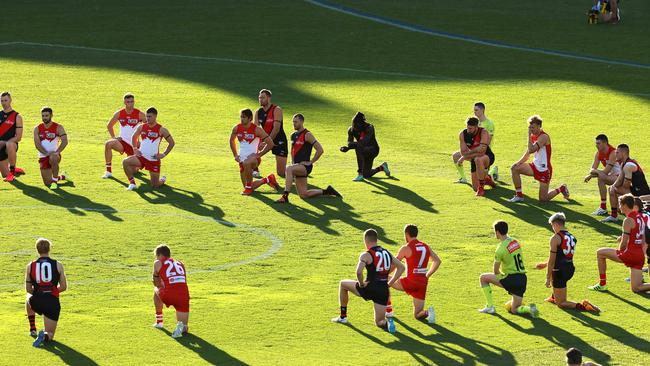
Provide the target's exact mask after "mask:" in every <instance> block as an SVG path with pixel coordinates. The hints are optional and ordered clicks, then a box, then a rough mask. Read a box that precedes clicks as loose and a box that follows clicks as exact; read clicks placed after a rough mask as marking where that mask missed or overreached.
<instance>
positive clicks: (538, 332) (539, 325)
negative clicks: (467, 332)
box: [495, 313, 611, 366]
mask: <svg viewBox="0 0 650 366" xmlns="http://www.w3.org/2000/svg"><path fill="white" fill-rule="evenodd" d="M576 314H580V313H576ZM580 315H582V316H585V315H584V314H580ZM495 316H496V317H497V318H499V319H501V320H503V322H504V323H506V324H507V325H509V326H510V327H512V328H513V329H515V330H518V331H520V332H521V333H523V334H525V335H528V336H538V337H542V338H544V339H546V340H547V341H550V342H552V343H554V344H555V345H557V346H558V347H560V348H562V349H569V348H571V347H577V348H579V349H580V350H581V351H582V353H583V354H584V355H586V356H588V357H589V358H591V359H593V360H594V361H596V362H598V363H600V364H602V365H603V366H605V365H610V363H609V360H610V359H611V357H610V356H609V355H608V354H607V353H605V352H603V351H601V350H599V349H597V348H595V347H593V346H592V345H590V344H589V343H587V342H585V341H583V340H582V339H581V338H580V337H578V336H576V335H574V334H572V333H570V332H568V331H567V330H565V329H563V328H561V327H556V326H554V325H552V324H551V323H549V322H548V321H546V320H544V319H541V318H537V319H532V320H531V321H532V324H533V327H532V328H524V327H522V326H520V325H519V324H517V323H515V322H513V321H511V320H510V319H508V318H507V317H504V316H503V315H501V314H495ZM508 316H510V315H508ZM512 316H516V315H512ZM585 317H586V316H585Z"/></svg>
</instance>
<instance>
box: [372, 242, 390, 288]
mask: <svg viewBox="0 0 650 366" xmlns="http://www.w3.org/2000/svg"><path fill="white" fill-rule="evenodd" d="M367 253H368V254H370V256H372V263H369V264H366V271H367V272H368V274H367V275H366V280H367V281H368V282H384V283H387V282H388V275H389V274H390V268H391V265H392V262H393V260H392V259H393V256H392V255H391V254H390V253H389V252H388V250H386V249H384V248H382V247H380V246H379V245H377V246H375V247H372V248H370V249H368V252H367Z"/></svg>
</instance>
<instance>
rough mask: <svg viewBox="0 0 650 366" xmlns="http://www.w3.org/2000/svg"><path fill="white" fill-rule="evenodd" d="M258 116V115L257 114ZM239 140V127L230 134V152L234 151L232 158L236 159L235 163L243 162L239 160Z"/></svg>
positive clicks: (234, 128)
mask: <svg viewBox="0 0 650 366" xmlns="http://www.w3.org/2000/svg"><path fill="white" fill-rule="evenodd" d="M256 116H257V114H256ZM236 139H237V126H235V127H233V128H232V132H231V133H230V139H229V141H228V142H229V143H230V150H231V151H232V157H233V158H235V161H236V162H238V163H240V162H241V160H239V153H238V152H237V143H236V142H235V140H236Z"/></svg>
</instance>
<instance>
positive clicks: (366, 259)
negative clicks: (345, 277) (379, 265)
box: [357, 252, 372, 287]
mask: <svg viewBox="0 0 650 366" xmlns="http://www.w3.org/2000/svg"><path fill="white" fill-rule="evenodd" d="M370 263H372V258H371V257H370V254H368V253H367V252H364V253H362V254H361V255H360V256H359V263H357V282H358V283H359V287H366V285H368V283H367V282H366V281H365V280H364V279H363V269H364V268H365V267H366V265H367V264H370Z"/></svg>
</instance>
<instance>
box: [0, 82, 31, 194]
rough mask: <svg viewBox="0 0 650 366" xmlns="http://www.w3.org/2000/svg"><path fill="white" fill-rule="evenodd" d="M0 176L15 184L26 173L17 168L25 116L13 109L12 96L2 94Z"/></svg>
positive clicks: (0, 102)
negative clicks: (15, 180) (19, 176)
mask: <svg viewBox="0 0 650 366" xmlns="http://www.w3.org/2000/svg"><path fill="white" fill-rule="evenodd" d="M0 104H2V111H0V174H2V176H3V177H4V181H5V182H13V181H14V179H15V178H16V176H17V175H20V174H25V171H24V170H23V169H21V168H18V167H16V160H17V153H18V143H19V142H20V140H21V139H22V138H23V116H21V115H20V114H19V113H18V112H16V111H14V109H13V108H12V107H11V94H9V92H7V91H5V92H2V94H0Z"/></svg>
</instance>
